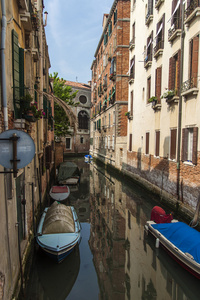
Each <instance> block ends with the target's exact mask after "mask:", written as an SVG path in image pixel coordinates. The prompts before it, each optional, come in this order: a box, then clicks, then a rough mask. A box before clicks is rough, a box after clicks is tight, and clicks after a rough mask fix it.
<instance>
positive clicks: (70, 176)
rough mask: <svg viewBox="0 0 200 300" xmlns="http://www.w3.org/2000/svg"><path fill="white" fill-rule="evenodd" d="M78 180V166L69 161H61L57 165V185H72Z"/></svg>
mask: <svg viewBox="0 0 200 300" xmlns="http://www.w3.org/2000/svg"><path fill="white" fill-rule="evenodd" d="M79 181H80V171H79V168H78V166H77V165H76V164H75V163H74V162H71V161H68V162H62V163H60V165H59V166H58V176H57V182H58V184H59V185H74V184H78V183H79Z"/></svg>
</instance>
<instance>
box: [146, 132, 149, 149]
mask: <svg viewBox="0 0 200 300" xmlns="http://www.w3.org/2000/svg"><path fill="white" fill-rule="evenodd" d="M146 154H149V132H146Z"/></svg>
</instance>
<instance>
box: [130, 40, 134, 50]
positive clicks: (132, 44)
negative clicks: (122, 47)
mask: <svg viewBox="0 0 200 300" xmlns="http://www.w3.org/2000/svg"><path fill="white" fill-rule="evenodd" d="M134 48H135V38H132V40H131V41H130V43H129V50H132V49H134Z"/></svg>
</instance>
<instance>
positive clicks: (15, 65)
mask: <svg viewBox="0 0 200 300" xmlns="http://www.w3.org/2000/svg"><path fill="white" fill-rule="evenodd" d="M12 73H13V101H14V108H15V114H18V113H19V109H20V103H19V99H20V94H19V46H18V34H17V33H16V31H14V30H12ZM16 117H18V116H16Z"/></svg>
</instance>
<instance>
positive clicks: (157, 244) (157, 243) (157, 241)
mask: <svg viewBox="0 0 200 300" xmlns="http://www.w3.org/2000/svg"><path fill="white" fill-rule="evenodd" d="M159 244H160V241H159V239H158V238H157V239H156V248H159Z"/></svg>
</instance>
